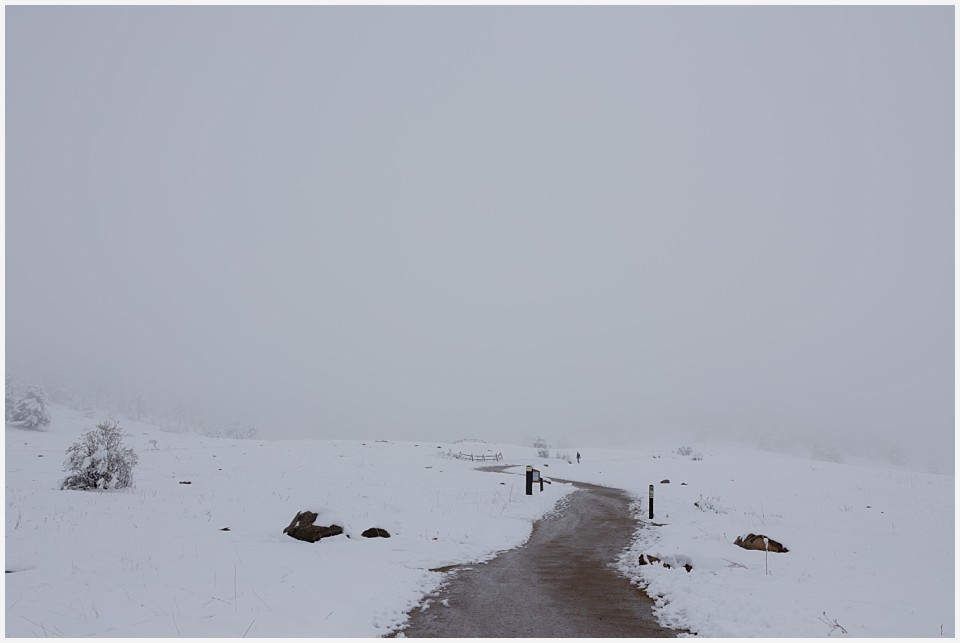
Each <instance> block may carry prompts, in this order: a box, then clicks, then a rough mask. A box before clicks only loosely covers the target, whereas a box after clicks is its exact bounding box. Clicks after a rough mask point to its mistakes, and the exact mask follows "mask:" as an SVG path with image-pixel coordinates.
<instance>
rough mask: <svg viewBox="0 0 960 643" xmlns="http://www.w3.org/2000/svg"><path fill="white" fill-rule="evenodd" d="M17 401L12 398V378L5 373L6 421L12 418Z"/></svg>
mask: <svg viewBox="0 0 960 643" xmlns="http://www.w3.org/2000/svg"><path fill="white" fill-rule="evenodd" d="M16 408H17V403H16V401H15V400H14V399H13V378H12V377H10V376H9V375H7V422H9V421H10V420H12V419H13V413H14V411H15V410H16Z"/></svg>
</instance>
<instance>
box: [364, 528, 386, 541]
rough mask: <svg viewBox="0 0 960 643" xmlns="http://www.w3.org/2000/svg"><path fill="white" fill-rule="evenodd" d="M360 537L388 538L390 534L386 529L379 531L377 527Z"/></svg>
mask: <svg viewBox="0 0 960 643" xmlns="http://www.w3.org/2000/svg"><path fill="white" fill-rule="evenodd" d="M360 535H361V536H363V537H364V538H389V537H390V532H388V531H387V530H386V529H380V528H379V527H371V528H370V529H368V530H366V531H365V532H363V533H362V534H360Z"/></svg>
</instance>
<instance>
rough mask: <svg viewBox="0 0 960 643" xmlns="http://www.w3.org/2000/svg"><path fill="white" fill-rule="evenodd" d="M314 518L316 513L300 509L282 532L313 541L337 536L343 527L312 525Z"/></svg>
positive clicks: (309, 541)
mask: <svg viewBox="0 0 960 643" xmlns="http://www.w3.org/2000/svg"><path fill="white" fill-rule="evenodd" d="M316 519H317V514H315V513H313V512H312V511H300V512H298V513H297V515H296V516H294V517H293V520H292V521H290V524H289V525H288V526H287V528H286V529H284V530H283V533H285V534H287V535H288V536H290V537H291V538H296V539H297V540H303V541H306V542H308V543H315V542H317V541H318V540H320V539H321V538H328V537H330V536H337V535H340V534H342V533H343V527H341V526H340V525H330V526H329V527H323V526H322V525H314V524H313V522H314V521H315V520H316Z"/></svg>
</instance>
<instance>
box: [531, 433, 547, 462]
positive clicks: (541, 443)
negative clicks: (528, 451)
mask: <svg viewBox="0 0 960 643" xmlns="http://www.w3.org/2000/svg"><path fill="white" fill-rule="evenodd" d="M533 447H534V448H535V449H536V450H537V456H538V457H541V458H549V457H550V445H549V444H547V441H546V440H544V439H543V438H541V437H540V436H537V439H536V440H534V441H533Z"/></svg>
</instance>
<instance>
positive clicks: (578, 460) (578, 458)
mask: <svg viewBox="0 0 960 643" xmlns="http://www.w3.org/2000/svg"><path fill="white" fill-rule="evenodd" d="M577 464H580V452H579V451H577Z"/></svg>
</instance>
